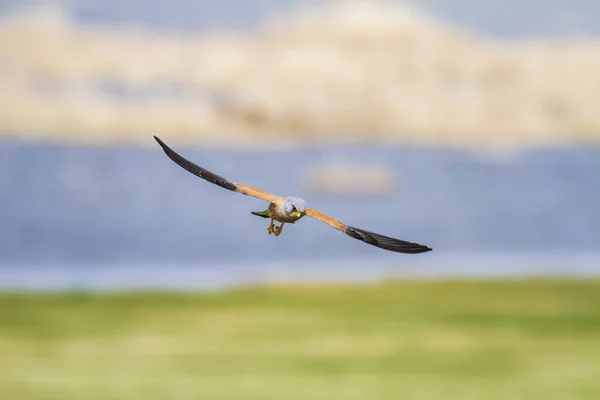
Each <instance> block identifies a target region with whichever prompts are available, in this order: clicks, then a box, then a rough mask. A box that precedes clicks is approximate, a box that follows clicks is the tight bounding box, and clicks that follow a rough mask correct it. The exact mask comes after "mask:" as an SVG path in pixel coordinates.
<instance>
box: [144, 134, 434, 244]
mask: <svg viewBox="0 0 600 400" xmlns="http://www.w3.org/2000/svg"><path fill="white" fill-rule="evenodd" d="M154 139H156V141H157V142H158V144H160V146H161V147H162V149H163V150H164V152H165V153H166V154H167V156H168V157H169V158H170V159H171V160H173V161H174V162H175V163H176V164H177V165H179V166H180V167H182V168H183V169H185V170H186V171H188V172H190V173H192V174H194V175H196V176H198V177H200V178H202V179H204V180H206V181H208V182H210V183H214V184H215V185H218V186H220V187H222V188H224V189H227V190H230V191H232V192H238V193H241V194H244V195H246V196H252V197H256V198H259V199H262V200H266V201H268V202H269V206H268V207H267V209H266V210H264V211H254V212H251V213H252V214H254V215H257V216H259V217H263V218H269V219H270V220H271V223H270V224H269V227H268V228H267V232H269V235H270V234H274V235H275V236H279V235H281V231H282V229H283V225H285V224H294V223H296V221H298V220H299V219H300V218H302V217H304V216H305V215H306V216H309V217H312V218H315V219H317V220H319V221H321V222H324V223H326V224H328V225H330V226H332V227H333V228H335V229H337V230H338V231H341V232H343V233H345V234H346V235H348V236H350V237H353V238H354V239H358V240H361V241H363V242H365V243H367V244H370V245H373V246H376V247H379V248H382V249H385V250H389V251H394V252H397V253H406V254H418V253H425V252H427V251H431V250H432V249H431V248H429V247H427V246H423V245H420V244H418V243H411V242H406V241H404V240H400V239H394V238H391V237H387V236H383V235H380V234H378V233H373V232H369V231H365V230H363V229H359V228H354V227H352V226H348V225H345V224H343V223H342V222H340V221H338V220H336V219H335V218H332V217H330V216H328V215H326V214H323V213H322V212H320V211H317V210H314V209H312V208H308V207H306V202H305V201H304V200H302V199H300V198H298V197H282V196H276V195H274V194H271V193H267V192H264V191H262V190H260V189H257V188H255V187H252V186H249V185H244V184H241V183H235V182H232V181H230V180H228V179H225V178H223V177H221V176H219V175H217V174H214V173H213V172H211V171H208V170H206V169H204V168H202V167H200V166H198V165H196V164H194V163H193V162H191V161H189V160H187V159H185V158H183V157H182V156H181V155H179V154H177V153H176V152H175V151H173V149H171V148H170V147H169V146H167V145H166V144H165V143H164V142H163V141H162V140H160V139H159V138H158V137H156V136H154ZM274 221H277V222H279V223H281V225H279V226H275V224H274Z"/></svg>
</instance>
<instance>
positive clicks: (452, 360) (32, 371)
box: [0, 281, 600, 400]
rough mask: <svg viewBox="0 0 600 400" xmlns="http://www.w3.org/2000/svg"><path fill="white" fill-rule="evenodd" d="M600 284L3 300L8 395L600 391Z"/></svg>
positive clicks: (528, 395) (1, 374)
mask: <svg viewBox="0 0 600 400" xmlns="http://www.w3.org/2000/svg"><path fill="white" fill-rule="evenodd" d="M599 398H600V281H579V282H576V281H514V282H477V281H457V282H394V283H381V284H379V285H373V286H312V287H309V286H306V287H300V286H294V287H276V288H256V289H240V290H235V291H229V292H224V293H218V294H139V293H138V294H82V293H69V294H60V295H54V294H38V295H36V294H5V295H1V296H0V399H2V400H12V399H19V400H22V399H26V400H37V399H40V400H41V399H77V400H84V399H111V400H112V399H150V400H153V399H169V400H173V399H211V400H213V399H214V400H221V399H231V400H244V399H253V400H270V399H272V400H282V399H292V400H293V399H322V400H331V399H343V400H351V399H461V400H465V399H478V400H479V399H486V400H487V399H502V400H506V399H511V400H512V399H528V400H532V399H561V400H562V399H569V400H573V399H599Z"/></svg>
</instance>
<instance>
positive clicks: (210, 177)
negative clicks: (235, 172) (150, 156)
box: [154, 136, 280, 203]
mask: <svg viewBox="0 0 600 400" xmlns="http://www.w3.org/2000/svg"><path fill="white" fill-rule="evenodd" d="M154 139H156V141H157V142H158V144H160V146H161V147H162V149H163V151H164V152H165V154H166V155H167V156H168V157H169V158H170V159H171V160H173V161H174V162H175V163H176V164H177V165H179V166H180V167H181V168H183V169H185V170H186V171H188V172H190V173H192V174H194V175H196V176H198V177H200V178H202V179H204V180H206V181H208V182H210V183H213V184H215V185H217V186H220V187H222V188H224V189H227V190H231V191H233V192H238V193H241V194H244V195H246V196H252V197H257V198H259V199H263V200H266V201H268V202H270V203H273V202H275V201H277V200H278V199H279V198H280V197H279V196H275V195H273V194H270V193H267V192H265V191H262V190H260V189H257V188H255V187H253V186H249V185H243V184H241V183H235V182H231V181H230V180H228V179H226V178H223V177H222V176H219V175H217V174H215V173H213V172H211V171H209V170H207V169H204V168H202V167H200V166H199V165H196V164H194V163H193V162H191V161H190V160H188V159H186V158H184V157H182V156H181V155H179V154H178V153H176V152H175V151H174V150H173V149H171V148H170V147H169V146H167V145H166V144H165V143H164V142H163V141H162V140H160V139H159V138H158V137H156V136H154Z"/></svg>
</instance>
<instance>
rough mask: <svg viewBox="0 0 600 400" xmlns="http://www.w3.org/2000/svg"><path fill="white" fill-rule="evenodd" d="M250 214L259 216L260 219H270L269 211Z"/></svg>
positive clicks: (251, 212)
mask: <svg viewBox="0 0 600 400" xmlns="http://www.w3.org/2000/svg"><path fill="white" fill-rule="evenodd" d="M250 214H254V215H258V216H259V217H263V218H269V210H265V211H250Z"/></svg>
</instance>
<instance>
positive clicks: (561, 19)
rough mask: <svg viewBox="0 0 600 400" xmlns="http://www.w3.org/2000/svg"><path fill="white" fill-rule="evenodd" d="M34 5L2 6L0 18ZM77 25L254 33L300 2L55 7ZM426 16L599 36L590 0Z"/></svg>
mask: <svg viewBox="0 0 600 400" xmlns="http://www.w3.org/2000/svg"><path fill="white" fill-rule="evenodd" d="M36 2H39V1H35V0H3V1H0V15H2V14H5V15H6V14H8V13H10V12H12V11H14V10H15V9H19V8H21V7H23V6H26V5H27V4H31V3H36ZM59 3H61V4H64V5H65V6H66V7H67V8H68V9H69V10H70V12H71V13H72V14H73V15H74V16H75V17H76V18H77V19H78V20H80V21H82V22H84V23H88V24H102V25H131V24H136V25H144V26H148V27H151V28H154V29H159V30H160V29H165V30H202V29H212V28H236V29H237V28H242V29H247V28H253V27H255V26H257V25H258V24H259V23H260V22H261V21H262V20H263V19H264V18H265V17H266V16H269V15H273V14H275V13H282V12H288V11H290V10H294V9H296V8H297V7H298V5H300V4H304V5H305V4H311V3H312V4H319V3H321V4H322V3H323V2H322V1H315V0H311V1H300V0H221V1H214V0H128V1H126V2H124V1H120V0H88V1H85V2H66V1H63V2H59ZM413 3H415V4H416V5H417V6H419V7H421V8H423V9H425V10H426V11H427V12H428V13H430V14H433V15H436V16H438V17H439V18H442V19H444V20H447V21H450V22H452V23H456V24H459V25H463V26H466V27H469V28H471V29H474V30H476V31H479V32H481V33H484V34H488V35H491V36H496V37H503V38H519V37H524V36H542V37H560V36H569V35H594V36H597V35H599V34H600V24H599V23H598V21H600V2H598V1H594V0H572V1H565V0H528V1H517V0H505V1H500V0H487V1H481V0H461V1H451V0H419V1H415V2H413Z"/></svg>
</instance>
